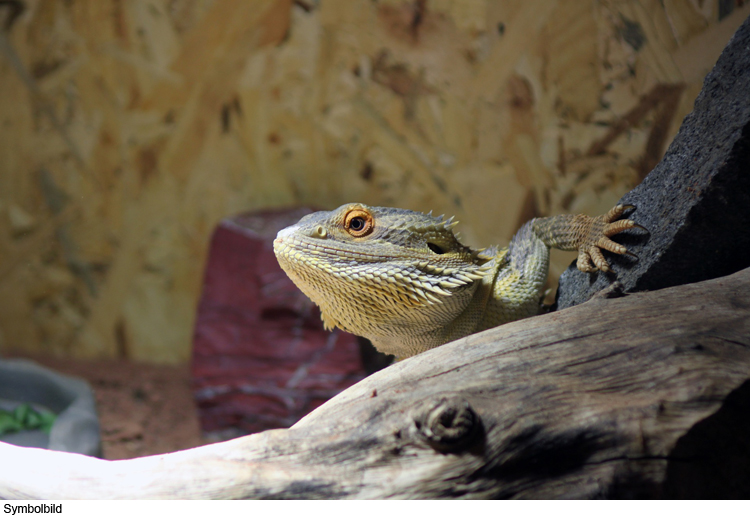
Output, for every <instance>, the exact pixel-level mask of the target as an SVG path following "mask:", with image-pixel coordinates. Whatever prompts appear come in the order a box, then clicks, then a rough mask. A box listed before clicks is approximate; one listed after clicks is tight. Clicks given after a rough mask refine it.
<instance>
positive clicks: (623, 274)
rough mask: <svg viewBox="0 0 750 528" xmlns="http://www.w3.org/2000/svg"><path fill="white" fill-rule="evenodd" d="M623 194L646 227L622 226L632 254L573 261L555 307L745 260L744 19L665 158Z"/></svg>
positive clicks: (749, 30)
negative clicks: (587, 268) (603, 266)
mask: <svg viewBox="0 0 750 528" xmlns="http://www.w3.org/2000/svg"><path fill="white" fill-rule="evenodd" d="M620 203H625V204H633V205H636V206H637V210H636V211H634V212H633V213H632V214H631V215H630V218H632V219H633V220H634V221H635V222H636V223H638V224H640V225H642V226H644V227H646V228H647V229H648V231H649V232H650V234H648V235H646V234H640V235H639V234H636V233H635V232H633V233H632V234H630V233H623V234H621V235H618V236H616V237H615V240H616V241H618V242H621V243H624V244H625V245H627V246H628V248H629V249H630V250H631V251H632V252H633V253H635V254H637V255H638V260H637V261H636V260H635V259H632V258H630V257H627V256H613V255H611V254H607V259H608V260H609V262H610V263H611V264H612V269H613V270H614V271H615V273H614V274H609V275H605V274H603V273H598V274H596V275H591V276H587V275H584V274H582V273H580V272H579V271H578V270H577V269H576V268H575V265H571V267H570V268H568V269H567V270H566V271H565V272H564V273H563V274H562V276H561V277H560V288H559V291H558V299H557V308H558V309H561V308H567V307H569V306H574V305H576V304H580V303H582V302H585V301H586V300H588V299H589V298H591V296H592V295H593V294H594V293H596V292H597V291H600V290H602V289H604V288H606V287H607V286H609V284H610V283H612V282H613V281H614V280H615V279H617V280H619V281H620V282H621V283H622V284H623V286H624V290H625V291H626V292H634V291H645V290H657V289H660V288H666V287H669V286H676V285H680V284H687V283H692V282H698V281H703V280H707V279H712V278H716V277H721V276H725V275H728V274H730V273H734V272H736V271H739V270H741V269H744V268H746V267H748V266H750V18H749V19H748V20H745V22H744V23H743V24H742V26H741V27H740V28H739V29H738V30H737V32H736V33H735V35H734V37H732V39H731V40H730V41H729V44H728V45H727V47H726V48H725V49H724V51H723V52H722V54H721V56H720V57H719V60H718V61H717V63H716V65H715V66H714V68H713V70H712V71H711V72H710V73H709V74H708V76H707V77H706V79H705V81H704V83H703V89H702V91H701V93H700V95H699V96H698V98H697V99H696V101H695V107H694V109H693V112H692V113H691V114H690V115H688V116H687V117H686V118H685V120H684V121H683V123H682V126H681V127H680V130H679V132H678V134H677V136H676V137H675V139H674V141H673V142H672V144H671V145H670V146H669V149H668V150H667V153H666V154H665V155H664V159H662V161H661V162H659V164H658V165H657V166H656V167H655V168H654V170H653V171H651V173H650V174H649V175H648V176H647V177H646V178H645V179H644V181H643V183H641V184H640V185H639V186H638V187H636V188H635V189H633V190H632V191H631V192H629V193H628V194H626V195H625V196H623V197H622V199H621V200H620Z"/></svg>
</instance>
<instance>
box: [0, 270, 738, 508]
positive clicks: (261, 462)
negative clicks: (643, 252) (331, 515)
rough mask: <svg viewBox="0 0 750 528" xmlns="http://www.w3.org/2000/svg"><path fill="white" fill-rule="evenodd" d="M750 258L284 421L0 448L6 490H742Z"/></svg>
mask: <svg viewBox="0 0 750 528" xmlns="http://www.w3.org/2000/svg"><path fill="white" fill-rule="evenodd" d="M748 291H750V269H747V270H743V271H741V272H738V273H736V274H734V275H731V276H728V277H723V278H719V279H715V280H712V281H707V282H703V283H697V284H690V285H685V286H679V287H675V288H670V289H665V290H660V291H656V292H649V293H641V294H635V295H631V296H628V297H624V298H612V299H607V298H603V297H599V298H594V299H593V300H591V301H590V302H587V303H585V304H583V305H580V306H577V307H574V308H571V309H568V310H564V311H561V312H556V313H551V314H547V315H544V316H540V317H536V318H531V319H527V320H524V321H520V322H517V323H512V324H508V325H504V326H502V327H498V328H495V329H492V330H489V331H486V332H483V333H480V334H477V335H473V336H469V337H468V338H465V339H461V340H459V341H455V342H453V343H449V344H447V345H445V346H442V347H440V348H437V349H434V350H432V351H429V352H426V353H424V354H422V355H419V356H416V357H414V358H410V359H408V360H406V361H403V362H400V363H398V364H395V365H393V366H391V367H389V368H387V369H385V370H383V371H380V372H378V373H376V374H374V375H372V376H370V377H369V378H367V379H365V380H363V381H362V382H360V383H359V384H357V385H355V386H354V387H352V388H350V389H349V390H347V391H345V392H343V393H342V394H340V395H339V396H338V397H336V398H334V399H332V400H330V401H329V402H328V403H326V404H325V405H323V406H322V407H320V408H319V409H317V410H316V411H314V412H313V413H311V414H310V415H308V416H307V417H305V418H304V419H302V420H301V421H300V422H298V423H297V424H296V425H295V426H294V427H292V428H290V429H285V430H273V431H266V432H263V433H259V434H255V435H251V436H247V437H243V438H239V439H236V440H232V441H229V442H224V443H220V444H214V445H211V446H204V447H200V448H196V449H193V450H189V451H182V452H177V453H171V454H167V455H162V456H154V457H147V458H142V459H135V460H127V461H103V460H97V459H93V458H87V457H83V456H80V455H71V454H64V453H55V452H49V451H43V450H37V449H29V448H19V447H13V446H9V445H5V444H2V445H0V460H2V465H1V467H2V471H0V497H3V498H45V499H59V498H78V497H81V498H84V497H85V498H207V497H215V498H437V497H464V498H490V497H493V498H498V497H502V498H551V497H555V498H563V497H565V498H592V497H663V498H666V497H723V498H729V497H744V498H748V497H750V442H748V441H747V439H748V438H750V420H748V416H750V299H748V296H747V292H748Z"/></svg>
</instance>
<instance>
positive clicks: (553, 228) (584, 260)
mask: <svg viewBox="0 0 750 528" xmlns="http://www.w3.org/2000/svg"><path fill="white" fill-rule="evenodd" d="M634 208H635V207H634V206H632V205H616V206H615V207H613V208H612V209H610V210H609V212H607V213H606V214H603V215H600V216H594V217H592V216H588V215H584V214H577V215H559V216H552V217H549V218H535V219H534V220H532V229H533V231H534V234H535V235H536V236H537V237H539V239H540V240H541V241H542V242H544V243H545V244H546V245H547V246H549V247H554V248H557V249H563V250H568V251H576V250H577V251H578V262H577V266H578V269H579V270H581V271H582V272H584V273H593V272H595V271H596V270H597V269H598V270H601V271H604V272H611V271H612V270H611V268H610V267H609V264H608V263H607V260H606V259H605V258H604V255H603V254H602V251H601V250H602V249H606V250H607V251H610V252H612V253H616V254H618V255H624V254H628V255H633V254H632V253H630V252H629V251H628V250H627V249H626V248H625V246H623V245H621V244H618V243H616V242H613V241H612V240H610V238H609V237H611V236H614V235H616V234H618V233H621V232H622V231H625V230H627V229H631V228H634V227H639V228H641V229H643V228H642V227H641V226H639V225H638V224H636V223H635V222H633V221H632V220H627V219H624V220H618V219H619V218H620V217H621V216H622V214H623V213H624V212H625V211H627V210H629V209H634Z"/></svg>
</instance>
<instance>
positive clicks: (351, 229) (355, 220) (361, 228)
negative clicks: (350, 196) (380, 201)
mask: <svg viewBox="0 0 750 528" xmlns="http://www.w3.org/2000/svg"><path fill="white" fill-rule="evenodd" d="M374 227H375V219H374V218H373V217H372V215H371V214H370V213H369V212H367V211H365V210H363V209H352V210H351V211H349V212H348V213H346V216H345V217H344V229H346V232H347V233H349V234H350V235H352V236H353V237H363V236H366V235H369V234H370V233H372V230H373V228H374Z"/></svg>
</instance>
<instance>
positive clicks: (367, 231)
mask: <svg viewBox="0 0 750 528" xmlns="http://www.w3.org/2000/svg"><path fill="white" fill-rule="evenodd" d="M628 208H629V206H624V205H618V206H616V207H614V208H613V209H612V210H611V211H609V212H608V213H607V214H605V215H601V216H598V217H590V216H586V215H559V216H554V217H549V218H535V219H533V220H531V221H529V222H527V223H526V224H524V225H523V226H522V227H521V229H519V231H518V233H516V235H515V236H514V237H513V240H512V241H511V243H510V244H509V246H508V247H507V248H497V247H491V248H488V249H486V250H479V251H478V250H473V249H471V248H469V247H466V246H464V245H463V244H461V243H460V242H459V241H458V239H457V238H456V236H455V234H454V233H453V230H452V227H453V226H454V225H455V224H454V223H452V220H448V221H445V220H443V217H442V216H441V217H438V218H436V217H433V216H432V215H428V214H423V213H418V212H414V211H408V210H405V209H395V208H387V207H370V206H367V205H363V204H347V205H343V206H341V207H339V208H338V209H335V210H333V211H320V212H316V213H312V214H309V215H307V216H305V217H304V218H302V219H301V220H300V221H299V222H298V223H297V224H295V225H293V226H291V227H287V228H286V229H283V230H281V231H279V233H278V235H277V237H276V240H274V252H275V254H276V258H277V259H278V261H279V264H280V265H281V267H282V269H283V270H284V271H285V272H286V273H287V275H289V277H290V278H291V279H292V281H293V282H294V283H295V284H296V285H297V286H298V287H299V288H300V289H301V290H302V291H303V292H304V293H305V294H306V295H307V296H308V297H310V298H311V299H312V300H313V301H314V302H315V303H316V304H317V305H318V306H319V307H320V310H321V314H322V318H323V322H324V323H325V326H326V328H328V329H332V328H334V327H339V328H341V329H343V330H345V331H347V332H351V333H353V334H356V335H360V336H363V337H366V338H368V339H370V341H372V343H373V345H375V347H376V348H377V349H378V350H379V351H380V352H383V353H385V354H393V355H394V356H396V358H398V359H402V358H405V357H409V356H412V355H415V354H419V353H420V352H424V351H425V350H429V349H431V348H434V347H436V346H439V345H442V344H444V343H447V342H449V341H453V340H455V339H459V338H461V337H464V336H466V335H469V334H472V333H475V332H479V331H481V330H485V329H487V328H492V327H494V326H498V325H501V324H504V323H507V322H510V321H515V320H517V319H522V318H525V317H530V316H532V315H536V314H537V313H539V310H540V293H541V290H542V288H543V286H544V284H545V281H546V279H547V273H548V268H549V248H550V247H555V248H558V249H566V250H578V268H579V269H580V270H581V271H584V272H594V271H596V270H597V269H599V270H602V271H605V272H606V271H609V266H608V265H607V261H606V260H605V259H604V257H603V255H602V253H601V250H600V248H602V249H606V250H608V251H611V252H613V253H617V254H623V253H628V251H627V250H626V248H625V247H623V246H622V245H620V244H617V243H615V242H612V241H611V240H610V239H609V237H610V236H612V235H615V234H617V233H619V232H621V231H624V230H626V229H630V228H632V227H637V226H636V224H635V223H634V222H633V221H632V220H618V218H619V217H620V216H621V215H622V213H623V212H624V211H625V210H627V209H628Z"/></svg>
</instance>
